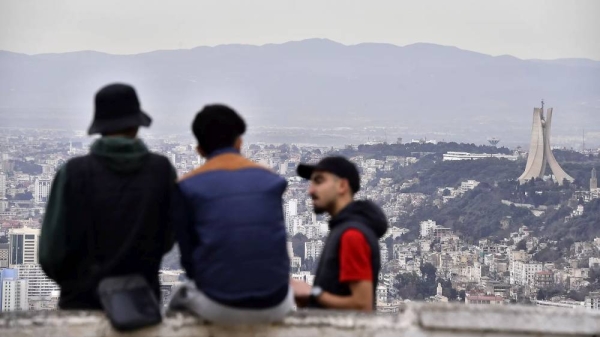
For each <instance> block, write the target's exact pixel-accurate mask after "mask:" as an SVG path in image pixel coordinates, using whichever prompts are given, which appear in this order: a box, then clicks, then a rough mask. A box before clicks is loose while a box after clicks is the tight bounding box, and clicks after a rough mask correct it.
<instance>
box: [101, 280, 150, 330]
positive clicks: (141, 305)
mask: <svg viewBox="0 0 600 337" xmlns="http://www.w3.org/2000/svg"><path fill="white" fill-rule="evenodd" d="M98 296H99V298H100V303H102V307H103V308H104V311H105V312H106V315H107V316H108V318H109V320H110V323H111V324H112V326H113V327H114V328H115V329H117V330H120V331H127V330H133V329H138V328H142V327H146V326H150V325H155V324H159V323H160V322H161V321H162V315H161V311H160V306H159V303H158V300H157V299H156V296H155V295H154V292H153V291H152V289H151V288H150V285H148V282H146V279H145V278H144V277H142V276H140V275H137V274H131V275H125V276H116V277H107V278H104V279H102V281H100V284H99V285H98Z"/></svg>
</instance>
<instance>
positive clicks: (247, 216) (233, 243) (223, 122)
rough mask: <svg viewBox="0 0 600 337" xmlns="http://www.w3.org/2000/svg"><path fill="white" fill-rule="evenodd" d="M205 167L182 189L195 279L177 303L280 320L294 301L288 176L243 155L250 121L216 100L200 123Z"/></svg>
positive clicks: (248, 319)
mask: <svg viewBox="0 0 600 337" xmlns="http://www.w3.org/2000/svg"><path fill="white" fill-rule="evenodd" d="M192 130H193V132H194V135H195V136H196V139H197V141H198V147H197V150H198V153H199V154H200V155H201V156H202V157H204V158H206V159H207V161H206V163H205V164H204V165H203V166H200V167H199V168H197V169H196V170H194V171H192V172H190V173H189V174H188V175H186V176H184V177H183V178H182V179H181V181H180V183H179V186H180V189H181V192H182V194H183V197H184V199H185V204H186V205H187V208H188V209H189V216H188V218H189V223H187V224H184V223H182V225H181V226H179V225H178V226H177V241H178V243H179V248H180V249H181V264H182V265H183V267H184V268H185V270H186V272H187V275H188V277H189V278H190V279H191V280H192V282H190V283H188V284H187V285H185V286H183V287H182V288H180V289H179V290H178V291H177V292H176V293H175V295H174V296H173V299H172V300H171V308H173V309H178V308H187V309H189V310H191V311H192V312H194V313H195V314H197V315H198V316H200V317H201V318H204V319H206V320H208V321H211V322H214V323H221V324H253V323H267V322H273V321H279V320H281V319H283V317H285V315H286V314H287V313H288V312H289V311H290V309H291V308H292V306H293V304H294V297H293V292H292V290H291V288H290V282H289V272H290V260H289V256H288V253H287V248H286V232H285V224H284V218H283V203H282V195H283V192H284V191H285V189H286V187H287V182H286V180H285V179H283V178H282V177H280V176H279V175H277V174H275V173H273V172H271V171H269V170H268V169H266V168H264V167H262V166H260V165H258V164H256V163H254V162H252V161H250V160H248V159H246V158H245V157H244V156H242V154H241V153H240V149H241V147H242V135H243V134H244V133H245V132H246V123H245V122H244V120H243V119H242V118H241V117H240V116H239V115H238V114H237V113H236V112H235V111H234V110H233V109H231V108H229V107H227V106H224V105H209V106H206V107H204V109H202V111H200V112H199V113H198V114H197V115H196V118H195V119H194V122H193V124H192Z"/></svg>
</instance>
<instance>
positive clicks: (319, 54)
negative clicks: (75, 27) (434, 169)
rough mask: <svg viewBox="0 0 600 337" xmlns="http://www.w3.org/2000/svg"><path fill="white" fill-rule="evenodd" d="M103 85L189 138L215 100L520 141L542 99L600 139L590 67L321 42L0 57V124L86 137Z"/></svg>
mask: <svg viewBox="0 0 600 337" xmlns="http://www.w3.org/2000/svg"><path fill="white" fill-rule="evenodd" d="M111 82H126V83H131V84H133V85H134V86H135V87H136V89H137V91H138V94H139V96H140V100H141V102H142V107H143V109H145V110H146V111H148V113H150V114H151V115H152V116H153V117H155V121H156V123H155V128H157V130H163V131H172V130H180V131H181V130H186V131H187V130H188V129H189V123H190V121H191V120H192V118H193V115H194V114H195V112H197V111H198V110H199V109H200V108H201V107H202V106H203V105H204V104H207V103H215V102H222V103H226V104H229V105H231V106H232V107H234V108H236V109H237V110H238V111H240V112H241V113H242V114H243V115H244V116H245V117H246V118H247V119H248V120H249V122H250V124H251V125H256V126H275V127H277V126H280V127H336V126H338V127H340V126H341V127H351V128H357V127H364V126H387V127H389V126H399V127H403V128H405V130H408V131H410V130H425V131H426V130H433V131H436V132H441V133H444V132H446V133H448V134H454V133H469V132H485V133H489V134H493V135H500V136H502V137H511V134H512V132H515V131H518V133H517V137H520V139H524V140H526V139H527V138H528V136H529V135H528V132H527V131H526V130H528V129H529V128H530V123H531V113H532V111H533V108H534V107H536V106H539V104H540V100H541V99H545V100H546V102H547V104H546V106H548V107H549V106H552V107H554V109H555V113H554V115H555V117H554V118H555V121H554V123H553V125H554V128H555V129H557V130H558V133H559V134H560V133H561V132H562V133H564V134H565V135H567V134H571V133H575V132H577V133H578V134H580V129H581V128H582V127H586V128H588V129H589V128H591V130H592V131H593V130H595V131H597V132H598V135H599V136H600V127H599V126H590V125H594V123H596V125H597V121H598V120H599V119H598V116H599V113H600V62H599V61H593V60H587V59H559V60H522V59H518V58H516V57H512V56H489V55H485V54H481V53H477V52H472V51H466V50H461V49H458V48H456V47H448V46H441V45H435V44H425V43H418V44H413V45H408V46H404V47H400V46H395V45H389V44H379V43H365V44H358V45H352V46H346V45H342V44H339V43H336V42H333V41H330V40H323V39H311V40H304V41H298V42H288V43H283V44H269V45H263V46H250V45H221V46H216V47H197V48H193V49H189V50H162V51H154V52H149V53H142V54H136V55H110V54H105V53H100V52H92V51H82V52H71V53H62V54H38V55H25V54H18V53H12V52H6V51H0V125H2V126H19V127H22V126H30V127H52V128H55V127H63V128H79V129H83V128H85V127H86V126H87V123H88V122H89V119H90V118H91V114H92V112H93V95H94V93H95V92H96V91H97V90H98V89H99V88H100V87H101V86H103V85H105V84H107V83H111ZM182 128H184V129H182ZM594 128H595V129H594ZM408 131H407V132H408ZM425 131H424V132H425Z"/></svg>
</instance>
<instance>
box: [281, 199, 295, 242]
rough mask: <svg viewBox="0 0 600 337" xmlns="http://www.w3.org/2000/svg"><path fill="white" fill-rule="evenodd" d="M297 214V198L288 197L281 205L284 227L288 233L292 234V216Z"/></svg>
mask: <svg viewBox="0 0 600 337" xmlns="http://www.w3.org/2000/svg"><path fill="white" fill-rule="evenodd" d="M297 215H298V199H290V200H288V201H287V202H286V203H285V205H284V206H283V216H284V217H285V227H286V230H287V232H288V233H289V234H290V235H294V218H295V217H296V216H297Z"/></svg>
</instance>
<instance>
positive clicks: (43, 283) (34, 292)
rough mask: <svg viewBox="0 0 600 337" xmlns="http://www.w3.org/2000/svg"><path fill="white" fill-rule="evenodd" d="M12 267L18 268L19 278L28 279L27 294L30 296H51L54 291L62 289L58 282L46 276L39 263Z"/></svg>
mask: <svg viewBox="0 0 600 337" xmlns="http://www.w3.org/2000/svg"><path fill="white" fill-rule="evenodd" d="M11 267H12V268H15V269H17V270H18V272H19V279H22V280H23V279H24V280H27V281H28V290H27V296H28V297H29V298H44V297H50V296H51V295H52V292H53V291H54V292H56V291H60V287H59V286H58V284H56V283H54V281H52V280H51V279H50V278H49V277H48V276H46V274H45V273H44V271H43V270H42V268H41V266H40V265H39V264H23V265H16V266H11Z"/></svg>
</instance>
